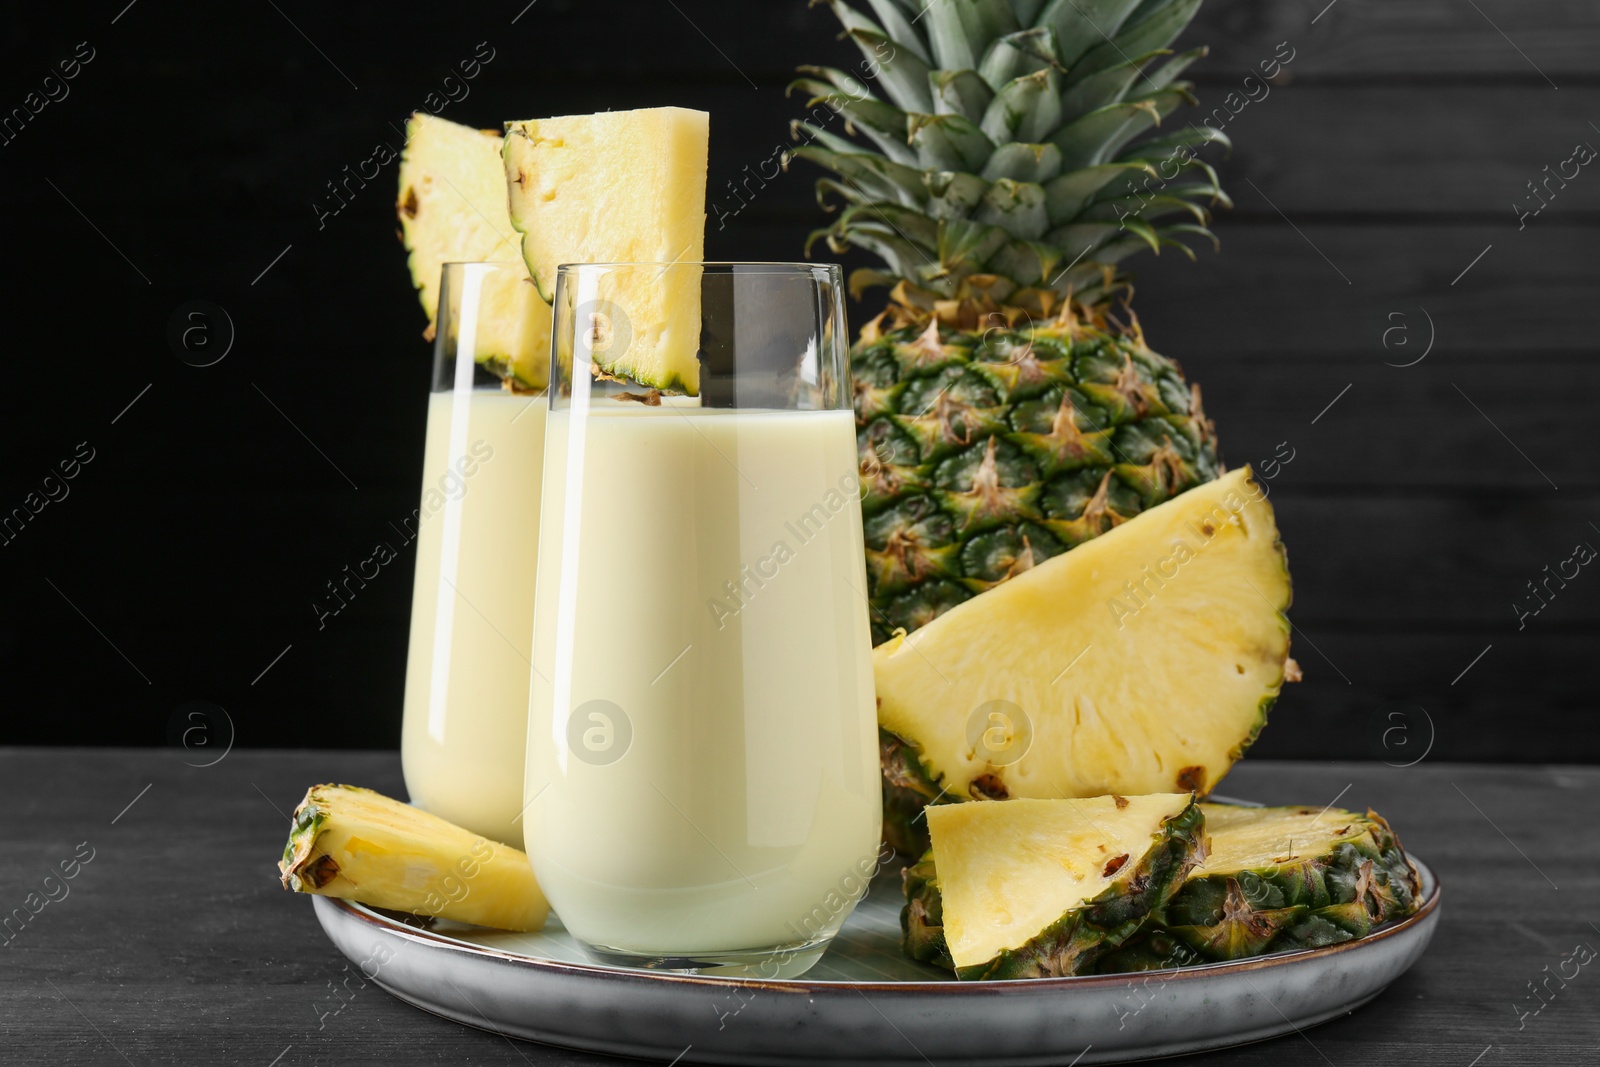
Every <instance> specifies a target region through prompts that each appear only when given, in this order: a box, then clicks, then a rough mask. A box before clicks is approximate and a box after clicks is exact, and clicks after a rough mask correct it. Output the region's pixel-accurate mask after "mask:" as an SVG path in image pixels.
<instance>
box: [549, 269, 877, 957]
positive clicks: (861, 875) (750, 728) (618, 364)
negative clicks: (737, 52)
mask: <svg viewBox="0 0 1600 1067" xmlns="http://www.w3.org/2000/svg"><path fill="white" fill-rule="evenodd" d="M554 311H555V328H554V333H553V338H554V340H553V347H554V351H553V353H552V370H551V379H550V380H551V382H552V383H553V384H552V388H551V390H550V405H549V408H550V410H549V424H548V428H547V434H546V445H545V449H546V451H545V468H544V469H545V474H544V502H543V508H544V511H543V514H544V526H543V531H542V536H541V538H540V544H539V565H538V576H537V583H536V586H537V594H536V596H535V604H536V611H535V623H534V634H535V638H534V646H533V648H534V652H533V672H532V698H531V701H530V713H529V726H528V748H527V760H528V766H527V786H526V796H527V805H528V806H527V813H526V815H525V817H524V822H525V840H526V847H527V850H528V853H529V856H530V858H531V859H532V861H533V867H534V873H535V875H536V876H537V878H538V880H539V884H540V886H541V887H542V888H543V889H544V890H545V892H546V894H547V895H548V896H549V898H550V901H551V903H552V905H553V906H554V908H555V910H556V912H557V913H558V914H559V915H560V917H561V921H562V922H563V923H564V924H565V926H566V928H567V929H568V931H569V932H570V933H572V934H573V935H574V936H575V937H576V938H577V939H578V940H579V941H581V942H582V943H583V944H584V945H585V946H586V947H587V948H588V949H589V951H590V952H591V954H592V955H594V956H596V957H597V958H599V959H601V960H603V961H606V962H611V963H616V964H620V965H624V966H643V967H652V968H666V969H676V970H689V971H697V972H701V973H731V974H748V975H759V976H767V977H779V976H791V975H794V974H799V973H801V972H803V971H804V970H805V969H806V968H807V967H809V966H810V965H811V964H812V963H814V962H815V960H816V959H817V958H818V957H819V956H820V955H821V953H822V951H823V949H824V948H825V947H826V945H827V942H828V940H829V939H830V938H832V936H833V935H834V934H835V933H837V931H838V929H839V927H840V926H841V925H842V924H843V922H844V920H845V918H846V917H847V916H848V915H849V913H850V911H851V909H852V908H853V907H854V906H855V903H856V901H857V900H858V899H859V898H860V896H861V894H862V893H863V892H864V891H865V888H866V884H867V882H868V880H869V879H870V877H871V875H872V873H873V872H874V870H875V867H876V861H877V851H878V845H879V833H880V819H881V808H880V784H879V772H878V767H877V740H876V739H877V727H876V718H875V712H874V696H873V683H872V662H871V637H870V631H869V627H868V620H867V605H866V601H865V599H864V596H863V592H864V590H865V588H866V585H865V573H864V563H863V553H862V530H861V515H860V509H859V506H858V498H859V490H858V488H857V484H858V482H857V462H856V441H855V423H854V417H853V415H852V413H851V408H850V383H849V377H848V365H847V362H846V355H845V347H846V334H845V324H844V313H843V309H842V285H841V283H840V278H839V269H838V268H837V267H834V266H821V265H811V264H711V263H705V264H701V263H676V264H666V265H663V264H618V265H593V264H586V265H580V266H572V265H569V266H563V267H561V268H560V271H559V275H558V282H557V286H556V290H555V304H554Z"/></svg>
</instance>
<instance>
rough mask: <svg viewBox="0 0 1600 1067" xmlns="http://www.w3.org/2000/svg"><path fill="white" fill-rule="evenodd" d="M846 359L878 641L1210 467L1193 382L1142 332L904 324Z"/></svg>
mask: <svg viewBox="0 0 1600 1067" xmlns="http://www.w3.org/2000/svg"><path fill="white" fill-rule="evenodd" d="M851 370H852V375H853V378H854V388H855V407H856V422H857V442H858V446H859V449H860V456H861V480H862V489H863V494H862V510H863V519H864V529H865V534H866V543H867V583H868V590H867V594H868V599H869V602H870V604H871V608H872V625H873V639H874V643H881V642H882V641H883V640H886V639H887V638H888V637H889V636H890V635H891V634H892V633H893V632H894V631H895V630H896V629H905V630H907V631H911V630H915V629H917V628H918V627H920V626H922V625H924V624H926V623H928V622H931V621H932V620H933V619H934V618H936V617H937V616H938V615H939V614H940V613H942V612H943V611H945V610H948V609H949V608H951V607H954V606H955V605H956V604H959V603H961V602H962V601H965V600H967V599H969V598H971V597H973V596H976V595H978V594H979V593H981V592H983V591H985V590H987V589H990V588H993V587H994V586H995V585H998V584H999V583H1000V582H1002V581H1004V580H1005V579H1006V578H1008V577H1011V576H1012V575H1013V574H1016V573H1019V572H1020V571H1022V570H1026V569H1027V568H1028V567H1030V566H1032V565H1034V564H1036V563H1039V562H1042V561H1043V560H1045V559H1048V558H1050V557H1051V556H1054V555H1057V554H1059V553H1061V552H1065V551H1067V550H1069V549H1071V548H1073V547H1075V546H1077V545H1080V544H1082V543H1083V542H1085V541H1088V540H1089V539H1091V538H1093V537H1096V536H1098V535H1099V534H1102V533H1104V532H1105V531H1106V530H1108V529H1111V528H1112V527H1113V526H1115V525H1117V524H1119V523H1121V522H1123V521H1125V520H1127V519H1129V518H1132V517H1133V516H1134V515H1137V514H1138V513H1139V512H1141V511H1143V510H1145V509H1146V508H1149V507H1153V506H1154V505H1156V504H1159V503H1162V502H1163V501H1166V500H1169V499H1171V498H1172V497H1174V496H1176V495H1178V494H1179V493H1181V492H1183V491H1184V490H1186V489H1189V488H1191V487H1193V486H1195V485H1199V484H1201V483H1202V482H1207V481H1210V480H1211V479H1213V478H1215V477H1216V476H1217V474H1218V472H1219V470H1220V464H1219V462H1218V458H1217V444H1216V435H1215V431H1214V429H1213V427H1212V425H1211V423H1210V421H1209V420H1208V419H1207V418H1206V417H1205V414H1204V411H1203V410H1202V408H1201V404H1200V398H1199V393H1198V391H1197V390H1195V389H1193V388H1192V387H1191V386H1190V385H1189V384H1188V383H1187V382H1186V381H1185V380H1184V377H1183V374H1182V372H1181V370H1180V369H1179V367H1178V365H1177V364H1176V363H1174V362H1173V361H1171V360H1169V359H1166V358H1165V357H1163V356H1160V355H1157V354H1156V353H1155V352H1152V351H1151V350H1150V349H1149V348H1148V347H1146V346H1145V345H1144V344H1143V343H1142V341H1141V340H1140V339H1139V337H1138V335H1137V334H1136V333H1131V332H1130V333H1118V332H1115V331H1114V330H1112V329H1103V328H1099V327H1097V326H1095V325H1091V324H1085V323H1082V322H1079V321H1076V320H1073V319H1062V320H1056V321H1050V322H1045V323H1039V324H1022V325H1018V326H1015V327H1011V326H1000V327H996V328H990V329H987V330H981V331H980V330H960V329H953V328H950V327H945V326H940V325H937V324H935V325H933V326H930V327H922V328H918V327H915V326H904V327H900V328H898V329H891V330H888V331H885V332H883V333H881V334H875V332H873V331H869V332H868V333H867V334H866V335H865V336H864V337H863V338H862V340H861V341H860V342H858V343H857V344H856V345H855V347H854V349H853V351H852V354H851Z"/></svg>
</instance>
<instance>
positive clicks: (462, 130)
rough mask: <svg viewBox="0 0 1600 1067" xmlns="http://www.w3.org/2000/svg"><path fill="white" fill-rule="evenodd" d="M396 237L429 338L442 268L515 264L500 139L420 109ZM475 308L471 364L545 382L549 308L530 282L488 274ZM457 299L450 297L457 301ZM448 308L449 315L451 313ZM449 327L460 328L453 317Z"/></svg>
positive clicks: (403, 160)
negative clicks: (407, 256)
mask: <svg viewBox="0 0 1600 1067" xmlns="http://www.w3.org/2000/svg"><path fill="white" fill-rule="evenodd" d="M395 211H396V214H397V215H398V216H399V219H400V237H401V240H402V241H403V242H404V244H405V247H406V251H407V252H408V253H409V254H410V259H409V265H410V269H411V284H412V285H414V286H416V289H417V297H418V299H419V300H421V302H422V310H423V311H424V312H425V313H426V314H427V316H428V329H427V331H426V332H425V334H424V336H426V337H427V338H428V339H429V340H432V339H433V336H434V330H435V328H436V326H437V324H438V318H439V299H440V295H441V294H440V292H439V272H440V268H441V267H442V266H443V265H444V264H446V263H478V262H503V263H518V262H520V261H521V258H522V257H521V255H520V248H519V242H518V235H517V231H516V230H515V229H513V228H512V226H511V217H510V215H509V214H508V212H507V207H506V179H505V167H504V166H503V165H502V164H501V162H500V134H499V133H498V132H496V131H494V130H475V129H473V128H472V127H470V126H462V125H460V124H458V123H454V122H450V121H449V120H447V119H441V118H437V117H435V116H433V115H430V114H428V113H427V112H425V111H419V112H417V113H416V114H414V115H412V116H411V119H410V121H408V122H407V123H406V146H405V149H404V150H403V151H402V152H401V153H400V189H399V197H398V199H397V200H396V202H395ZM485 285H486V286H488V287H489V288H490V291H489V292H485V293H484V294H483V297H482V299H481V300H480V302H479V310H480V314H479V317H478V331H477V344H476V346H475V347H476V351H475V352H474V353H473V355H474V357H475V358H476V360H477V362H479V363H482V364H484V365H485V366H486V367H488V368H489V369H490V370H492V371H493V372H494V373H495V374H497V375H499V376H500V378H502V379H503V380H506V381H509V382H512V383H514V385H515V386H518V387H521V388H522V389H530V390H531V389H540V388H543V387H544V385H545V382H546V380H547V379H548V378H549V376H550V305H549V302H548V301H546V300H541V299H540V297H539V293H538V290H536V289H535V288H534V286H533V285H532V284H530V283H529V282H528V280H527V277H526V275H525V274H524V275H523V277H522V278H520V279H519V278H516V277H515V276H513V275H511V274H509V273H502V274H497V275H492V276H490V278H489V279H488V280H486V282H485ZM459 297H460V294H456V298H457V299H459ZM453 310H454V309H453ZM450 318H451V321H452V322H460V316H459V313H457V314H454V315H452V316H451V317H450Z"/></svg>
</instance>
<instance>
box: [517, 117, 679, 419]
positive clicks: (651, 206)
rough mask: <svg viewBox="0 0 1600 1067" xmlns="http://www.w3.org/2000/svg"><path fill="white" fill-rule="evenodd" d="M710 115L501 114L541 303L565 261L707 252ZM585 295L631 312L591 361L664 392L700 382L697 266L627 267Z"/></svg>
mask: <svg viewBox="0 0 1600 1067" xmlns="http://www.w3.org/2000/svg"><path fill="white" fill-rule="evenodd" d="M709 121H710V120H709V116H708V115H706V113H705V112H703V111H689V110H686V109H684V108H677V107H663V108H650V109H647V110H643V111H609V112H605V113H603V114H599V115H571V116H567V117H564V118H552V119H528V120H526V121H522V122H511V123H507V124H506V136H505V149H504V158H505V181H506V183H507V188H508V191H509V204H510V213H511V214H510V217H511V225H512V226H514V227H515V228H516V229H517V231H518V232H520V233H521V234H522V257H523V259H524V261H525V262H526V263H527V265H528V271H529V273H530V275H531V276H532V278H533V281H534V284H535V285H536V286H538V288H539V293H540V295H541V296H542V297H543V298H544V299H545V300H546V301H552V300H554V298H555V284H556V267H557V266H558V265H560V264H562V263H669V262H670V263H697V262H699V261H700V260H701V259H703V258H704V257H705V228H706V227H705V222H706V157H707V149H708V144H709V140H710V124H709ZM575 299H577V300H578V301H580V302H582V303H588V302H590V301H600V302H603V303H605V304H609V305H610V307H611V308H613V309H615V310H614V311H612V312H611V315H612V317H613V318H615V316H616V314H617V312H620V313H621V315H623V316H625V318H626V322H627V326H628V330H629V331H630V335H631V340H630V341H629V342H628V343H627V344H625V345H622V346H618V348H617V350H616V351H606V352H604V353H600V352H596V353H595V355H594V363H595V366H594V367H593V370H595V371H599V372H603V373H605V374H607V375H610V376H612V377H616V378H625V379H629V380H631V381H634V382H637V383H639V384H641V385H645V386H648V387H650V388H653V389H659V390H662V391H664V392H682V393H687V394H689V395H691V396H693V395H696V394H697V393H698V392H699V388H700V364H699V361H698V352H699V347H700V273H699V272H698V271H696V270H692V269H681V270H674V271H670V272H665V273H663V272H660V271H641V270H624V271H619V272H617V273H616V274H614V275H612V276H609V277H606V278H603V279H601V280H600V282H599V283H598V287H597V289H596V291H594V292H586V293H583V294H579V295H577V296H576V298H575Z"/></svg>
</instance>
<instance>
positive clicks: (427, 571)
mask: <svg viewBox="0 0 1600 1067" xmlns="http://www.w3.org/2000/svg"><path fill="white" fill-rule="evenodd" d="M527 278H528V274H527V270H526V268H525V267H524V266H523V265H522V264H521V263H447V264H445V266H444V271H443V276H442V279H441V284H440V299H439V316H438V321H437V324H436V331H437V332H436V335H435V341H434V371H433V391H432V393H431V394H430V395H429V397H428V431H427V439H426V445H425V447H424V453H423V473H422V501H421V506H420V507H419V508H418V510H417V513H416V515H415V516H413V519H412V520H411V521H410V522H407V523H406V524H405V525H406V526H407V527H408V529H407V535H408V536H412V535H414V536H415V538H416V544H417V571H416V584H415V587H414V590H413V593H412V604H411V645H410V650H409V654H408V657H407V662H406V695H405V717H404V721H403V725H402V728H401V744H400V752H401V759H402V763H403V765H404V770H405V780H406V789H407V791H408V792H409V793H410V795H411V801H412V803H414V804H416V805H417V806H418V807H420V808H422V809H424V810H426V811H430V812H432V813H434V814H435V815H439V816H441V817H443V818H445V819H448V820H450V821H451V822H453V823H456V824H458V825H460V826H463V827H466V828H467V829H469V830H472V831H474V832H475V833H478V834H482V835H483V836H484V837H487V838H490V839H492V840H495V841H502V842H505V843H507V844H510V845H513V846H520V845H521V844H522V823H521V820H520V814H521V810H522V784H523V774H522V759H523V747H524V743H525V742H524V737H525V733H526V728H527V716H528V673H529V672H528V665H529V655H530V649H531V646H532V637H533V578H534V567H535V564H536V561H537V558H538V543H539V495H540V494H539V486H540V480H541V478H542V477H543V459H544V429H545V416H546V411H547V407H548V404H547V401H546V400H545V397H544V388H543V386H544V382H545V381H546V380H547V373H548V366H549V356H548V353H549V336H550V309H549V306H548V305H547V304H545V303H544V302H543V301H542V300H540V299H539V297H538V294H537V291H536V290H535V289H534V287H533V286H532V285H531V284H530V283H529V282H528V280H527Z"/></svg>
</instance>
